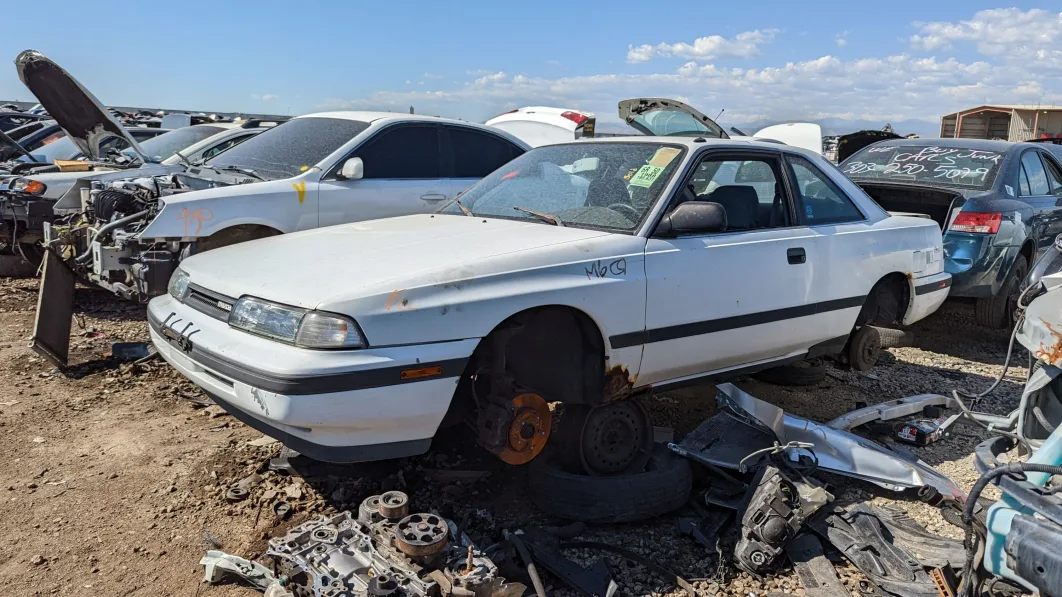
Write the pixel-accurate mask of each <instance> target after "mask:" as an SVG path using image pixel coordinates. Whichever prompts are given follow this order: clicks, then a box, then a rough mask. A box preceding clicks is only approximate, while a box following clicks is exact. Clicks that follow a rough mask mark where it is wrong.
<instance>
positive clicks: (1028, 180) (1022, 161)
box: [1018, 148, 1052, 197]
mask: <svg viewBox="0 0 1062 597" xmlns="http://www.w3.org/2000/svg"><path fill="white" fill-rule="evenodd" d="M1030 153H1031V154H1033V155H1035V156H1036V159H1038V160H1040V168H1043V169H1044V178H1045V179H1046V182H1047V193H1046V194H1043V195H1037V194H1036V193H1033V190H1032V178H1031V177H1030V176H1029V172H1028V171H1027V170H1026V169H1025V156H1027V155H1029V154H1030ZM1018 166H1019V172H1018V196H1019V197H1049V196H1052V194H1051V179H1049V178H1047V172H1046V171H1047V166H1046V165H1044V159H1043V156H1041V155H1040V151H1039V150H1038V149H1035V148H1029V149H1026V150H1025V151H1023V152H1021V155H1020V156H1018ZM1023 176H1024V179H1025V182H1026V183H1027V184H1028V185H1029V194H1028V195H1025V194H1023V193H1022V187H1021V181H1022V177H1023Z"/></svg>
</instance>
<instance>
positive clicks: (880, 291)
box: [856, 272, 911, 327]
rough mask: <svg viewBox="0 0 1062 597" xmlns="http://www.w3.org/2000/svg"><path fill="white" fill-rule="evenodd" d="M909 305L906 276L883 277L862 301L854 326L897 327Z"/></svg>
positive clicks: (895, 273)
mask: <svg viewBox="0 0 1062 597" xmlns="http://www.w3.org/2000/svg"><path fill="white" fill-rule="evenodd" d="M910 303H911V286H910V284H909V283H908V281H907V276H905V275H903V274H901V273H899V272H893V273H891V274H888V275H886V276H883V277H882V278H881V279H880V280H878V281H877V282H876V283H875V284H874V287H873V288H871V289H870V293H869V294H867V298H866V299H865V300H864V301H863V309H862V310H861V311H860V312H859V317H858V318H857V319H856V326H857V327H860V326H864V325H880V326H889V325H899V324H901V323H903V318H904V315H906V314H907V308H908V306H909V305H910Z"/></svg>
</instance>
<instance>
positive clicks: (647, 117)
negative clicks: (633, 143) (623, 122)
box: [634, 110, 723, 138]
mask: <svg viewBox="0 0 1062 597" xmlns="http://www.w3.org/2000/svg"><path fill="white" fill-rule="evenodd" d="M634 122H636V123H638V124H640V125H642V127H644V128H647V129H649V130H650V131H651V132H652V133H653V134H654V135H659V136H661V137H715V138H722V137H723V135H722V132H723V131H722V129H720V128H718V127H716V126H711V125H710V124H709V123H707V122H701V121H700V120H697V119H696V118H694V117H693V115H692V114H690V113H688V112H683V111H681V110H653V111H651V112H646V113H644V114H639V115H637V116H635V117H634ZM712 124H714V123H712Z"/></svg>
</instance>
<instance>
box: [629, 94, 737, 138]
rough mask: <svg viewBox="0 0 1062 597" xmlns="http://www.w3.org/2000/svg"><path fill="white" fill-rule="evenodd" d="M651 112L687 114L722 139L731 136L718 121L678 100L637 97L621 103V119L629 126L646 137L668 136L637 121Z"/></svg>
mask: <svg viewBox="0 0 1062 597" xmlns="http://www.w3.org/2000/svg"><path fill="white" fill-rule="evenodd" d="M650 112H679V113H685V114H688V115H690V116H692V117H693V118H694V120H697V121H698V122H700V123H702V124H704V126H706V127H708V128H709V129H710V130H713V131H718V136H719V138H720V139H728V138H730V135H727V134H726V131H724V130H723V127H721V126H719V124H718V123H716V121H714V120H712V119H711V118H708V117H707V116H705V115H704V114H701V113H700V112H698V111H697V110H694V109H693V108H692V107H690V106H687V105H686V104H684V103H682V102H680V101H678V100H673V99H668V98H662V97H636V98H634V99H626V100H622V101H620V103H619V117H620V119H621V120H623V122H626V123H627V124H628V125H630V126H631V127H633V128H635V129H637V130H638V131H639V132H641V133H642V134H645V135H665V136H666V132H664V131H660V130H654V129H653V128H651V127H648V126H645V125H644V124H642V123H640V122H638V121H637V120H635V118H636V117H638V116H644V115H646V114H649V113H650Z"/></svg>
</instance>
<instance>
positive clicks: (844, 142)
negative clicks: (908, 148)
mask: <svg viewBox="0 0 1062 597" xmlns="http://www.w3.org/2000/svg"><path fill="white" fill-rule="evenodd" d="M902 138H903V137H901V136H899V135H897V134H896V133H890V132H888V131H873V130H868V131H857V132H855V133H848V134H847V135H841V136H840V137H837V163H838V164H840V163H841V162H843V161H845V160H847V159H848V158H849V157H851V155H852V154H853V153H855V152H857V151H859V150H860V149H863V148H864V147H866V146H867V145H873V144H874V143H877V142H878V141H888V140H889V139H902Z"/></svg>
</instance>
